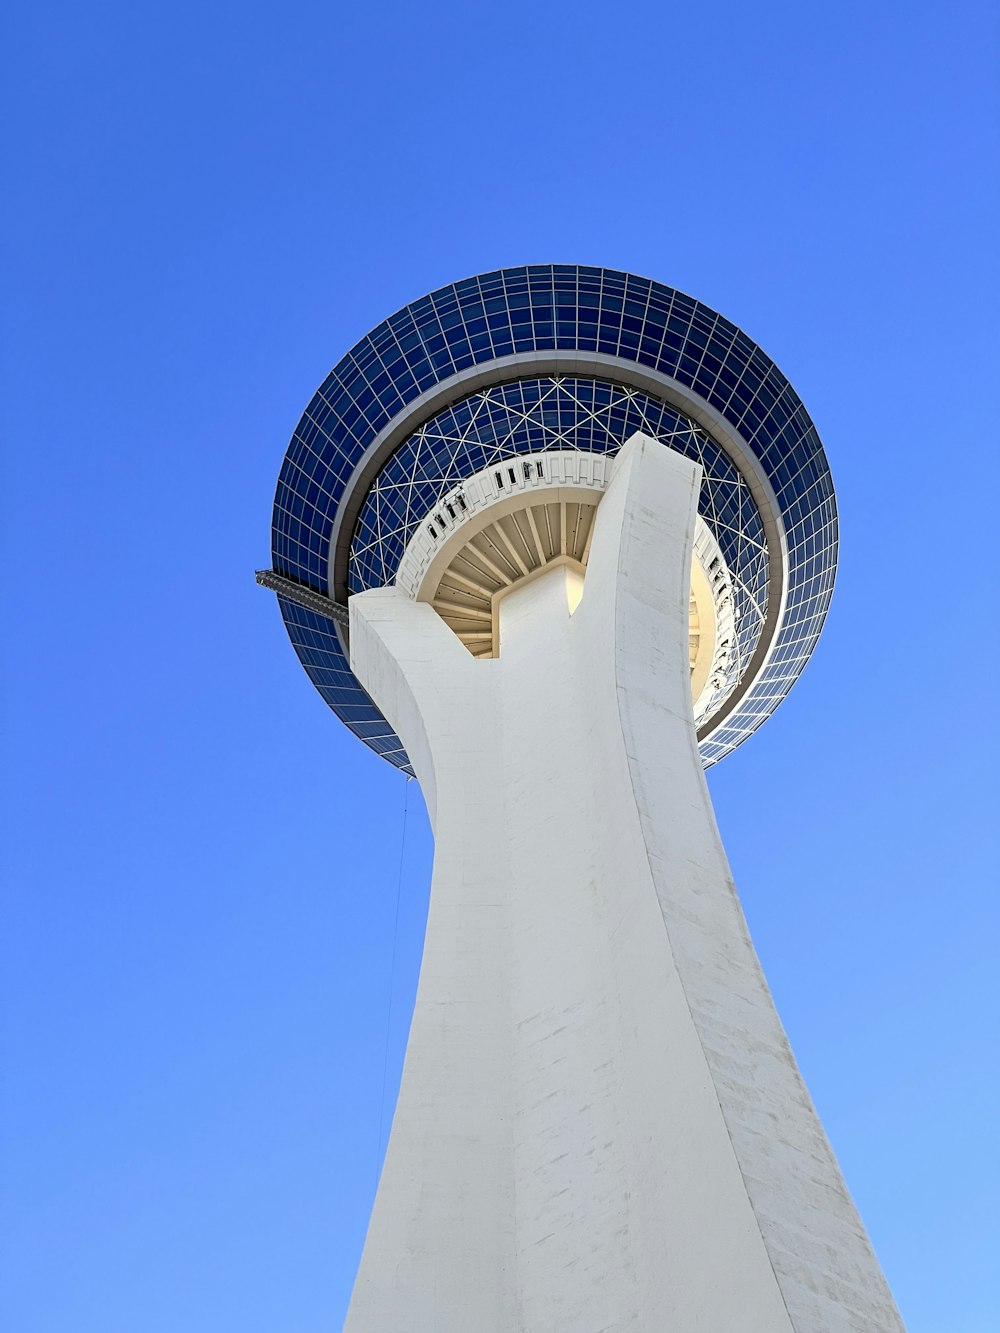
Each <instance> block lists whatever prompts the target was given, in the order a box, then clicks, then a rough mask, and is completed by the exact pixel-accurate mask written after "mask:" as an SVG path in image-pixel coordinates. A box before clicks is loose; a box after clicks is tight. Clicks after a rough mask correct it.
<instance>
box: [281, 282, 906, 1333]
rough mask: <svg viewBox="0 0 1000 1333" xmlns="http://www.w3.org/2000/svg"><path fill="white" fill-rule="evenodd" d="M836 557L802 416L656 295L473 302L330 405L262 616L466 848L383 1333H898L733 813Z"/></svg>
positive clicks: (582, 289) (533, 290) (369, 1323)
mask: <svg viewBox="0 0 1000 1333" xmlns="http://www.w3.org/2000/svg"><path fill="white" fill-rule="evenodd" d="M836 549H837V520H836V505H835V499H834V492H833V484H832V481H831V478H830V472H829V468H828V466H827V462H826V458H825V455H824V453H823V449H822V447H821V445H820V442H819V439H818V437H817V434H816V431H815V429H814V427H813V425H812V422H811V421H810V419H809V417H808V415H807V413H806V411H805V409H804V408H803V406H802V404H801V403H800V401H799V399H798V398H797V396H796V395H795V393H794V392H793V390H792V388H791V386H790V385H789V384H788V382H787V380H786V379H785V378H784V377H783V376H782V375H781V374H780V372H779V371H778V370H777V368H776V367H775V366H774V364H773V363H772V362H771V361H770V360H769V359H768V358H767V357H766V356H765V355H764V354H763V352H761V350H760V349H759V348H758V347H756V346H755V345H754V344H753V343H752V342H751V341H750V340H749V339H748V338H747V337H746V336H745V335H744V334H743V333H741V332H740V330H739V329H737V328H736V327H735V326H734V325H733V324H731V323H729V322H728V321H727V320H725V319H723V318H722V317H721V316H720V315H717V314H716V313H715V312H713V311H711V310H709V309H707V308H706V307H705V306H702V305H700V304H699V303H698V302H696V301H694V300H692V299H691V298H690V297H687V296H684V295H682V294H681V293H679V292H676V291H674V290H672V289H670V288H668V287H663V286H661V285H659V284H657V283H654V282H650V281H648V280H646V279H642V278H636V277H633V276H631V275H628V274H624V273H617V272H613V271H611V270H607V269H597V268H579V267H574V266H563V265H555V266H539V267H529V268H519V269H505V270H500V271H497V272H494V273H488V274H484V275H481V276H479V277H476V278H471V279H468V280H466V281H464V282H459V283H456V284H455V285H453V286H450V287H446V288H442V289H441V290H440V291H437V292H434V293H432V294H431V295H429V296H427V297H424V298H423V299H422V300H420V301H417V302H415V303H414V304H413V305H410V306H408V307H406V309H404V310H402V311H400V312H399V313H398V314H396V315H394V316H393V317H392V318H391V319H389V320H387V321H386V322H385V323H383V324H381V325H380V326H379V327H378V328H377V329H375V330H374V331H373V332H372V333H371V334H369V335H368V336H367V337H366V338H364V339H362V341H361V342H360V343H358V344H357V346H356V347H355V348H353V349H352V351H351V352H349V353H348V354H347V356H345V357H344V359H343V360H342V361H341V362H340V363H339V364H338V365H337V366H336V367H335V369H334V370H333V371H332V372H331V374H330V375H329V377H328V378H327V380H326V381H325V382H324V384H323V385H322V387H321V388H320V389H319V391H318V392H317V394H316V395H315V397H314V399H313V400H312V402H311V403H310V404H309V407H308V408H307V409H306V412H305V414H304V415H303V417H302V420H301V421H300V423H299V426H298V428H297V429H296V432H295V434H294V436H293V437H292V441H291V444H290V445H289V449H288V453H287V455H286V457H285V461H284V465H283V467H282V470H281V475H280V478H279V481H278V488H277V493H276V496H275V505H274V523H273V539H272V569H271V570H268V571H261V572H260V573H259V574H258V580H259V581H260V582H261V583H263V584H265V585H266V586H268V587H271V588H273V589H274V590H275V591H276V592H277V594H278V600H279V604H280V607H281V612H282V615H283V617H284V620H285V624H286V627H287V629H288V632H289V635H290V637H291V639H292V643H293V645H294V647H295V650H296V652H297V653H298V655H299V658H300V660H301V661H302V663H303V666H304V667H305V668H306V671H307V672H308V674H309V676H310V678H311V679H312V681H313V683H314V684H315V685H316V687H317V688H318V689H319V690H320V692H321V694H322V695H323V697H324V698H325V699H326V700H327V702H328V703H329V704H330V706H331V707H332V708H333V709H334V711H335V712H336V713H337V714H338V716H339V717H340V718H341V719H342V720H343V721H344V722H345V723H346V725H347V726H348V727H350V728H351V730H352V731H354V732H355V734H357V735H358V736H359V737H360V738H361V739H362V740H364V741H365V743H366V744H368V745H369V746H371V747H372V748H373V749H374V750H375V751H376V752H377V753H379V754H381V755H383V756H384V757H385V758H386V759H387V760H388V761H389V762H391V763H393V764H395V765H396V766H398V767H399V768H401V769H403V770H404V771H405V772H407V773H409V774H413V775H415V776H416V777H417V778H418V779H419V781H420V783H421V787H422V789H423V792H424V796H425V800H426V803H427V808H428V812H429V814H430V818H431V823H432V825H433V828H434V835H435V861H434V872H433V881H432V889H431V902H430V909H429V915H428V924H427V937H426V944H425V949H424V958H423V963H422V967H421V974H420V982H419V987H418V992H417V1000H416V1006H415V1010H414V1015H413V1022H412V1027H411V1031H410V1039H409V1044H408V1047H407V1054H406V1060H405V1064H404V1070H403V1078H402V1083H401V1086H400V1093H399V1101H398V1104H397V1109H396V1115H395V1118H394V1122H393V1126H392V1132H391V1135H390V1139H389V1145H388V1149H387V1153H386V1160H385V1165H384V1168H383V1173H382V1178H381V1181H380V1184H379V1189H378V1193H377V1197H376V1201H375V1205H374V1209H373V1213H372V1219H371V1223H370V1226H369V1230H368V1236H367V1240H366V1243H365V1249H364V1254H363V1257H362V1261H361V1267H360V1270H359V1273H358V1278H357V1281H356V1283H355V1288H354V1294H353V1297H352V1302H351V1307H350V1311H349V1314H348V1318H347V1323H346V1325H345V1328H346V1329H347V1330H349V1333H402V1331H404V1330H405V1333H556V1331H562V1330H565V1331H566V1333H606V1331H607V1330H612V1329H614V1330H618V1329H621V1330H625V1329H630V1330H636V1331H637V1333H663V1330H667V1329H676V1330H678V1333H693V1330H696V1329H705V1330H706V1333H723V1330H733V1331H734V1333H735V1331H736V1330H739V1333H781V1331H786V1333H787V1331H791V1330H794V1331H795V1333H807V1331H808V1333H820V1331H822V1333H826V1331H827V1330H829V1331H830V1333H840V1331H841V1330H844V1331H845V1333H846V1331H847V1330H857V1333H862V1330H864V1331H865V1333H869V1331H870V1330H876V1329H877V1330H894V1329H901V1328H902V1323H901V1321H900V1318H899V1314H898V1312H897V1311H896V1308H895V1305H894V1303H893V1300H892V1297H891V1295H890V1293H889V1290H888V1287H887V1285H886V1283H885V1279H884V1277H883V1276H882V1273H881V1271H880V1269H879V1266H878V1263H877V1260H876V1259H875V1256H874V1254H873V1252H872V1249H871V1246H870V1243H869V1241H868V1238H867V1236H866V1233H865V1231H864V1228H863V1226H862V1224H861V1222H860V1219H859V1218H858V1215H857V1213H856V1210H855V1208H854V1205H853V1203H852V1201H851V1198H850V1195H849V1193H848V1191H847V1188H846V1186H845V1184H844V1182H843V1179H842V1177H841V1175H840V1171H839V1169H838V1167H837V1164H836V1161H835V1159H834V1156H833V1154H832V1151H831V1149H830V1146H829V1144H828V1142H827V1139H826V1137H825V1135H824V1133H823V1130H822V1127H821V1125H820V1123H819V1120H818V1118H817V1116H816V1113H815V1111H814V1109H813V1106H812V1103H811V1101H810V1099H809V1095H808V1093H807V1091H806V1089H805V1087H804V1084H803V1082H802V1079H801V1075H800V1074H799V1071H798V1068H797V1066H796V1064H795V1061H794V1058H793V1056H792V1053H791V1050H790V1048H789V1045H788V1041H787V1038H786V1037H785V1034H784V1031H783V1029H782V1027H781V1023H780V1020H779V1019H778V1017H777V1014H776V1012H775V1010H774V1007H773V1004H772V1001H771V998H770V994H769V991H768V989H767V985H766V982H765V980H764V978H763V975H762V973H761V970H760V965H759V963H758V961H757V958H756V954H755V953H754V949H753V945H752V943H751V941H750V937H749V934H748V932H747V928H746V923H745V920H744V918H743V914H742V910H741V908H740V905H739V902H738V899H737V897H736V894H735V890H734V888H733V884H732V880H731V876H730V873H729V869H728V865H727V863H726V858H725V853H724V851H723V848H722V844H721V841H720V839H719V834H718V830H717V828H716V824H715V819H714V815H713V812H712V807H711V802H710V798H709V794H708V789H707V785H706V783H705V778H704V769H705V768H706V767H708V766H710V765H711V764H713V763H716V762H718V760H720V759H721V758H723V757H724V756H725V755H726V754H728V753H729V752H730V751H731V750H732V749H734V748H735V747H736V746H737V745H739V744H741V743H742V741H744V740H745V739H746V738H747V737H748V736H749V735H750V734H751V733H752V732H753V731H754V730H756V728H757V727H758V726H760V725H761V723H762V722H763V721H764V720H765V719H766V718H767V717H768V716H769V715H770V714H771V712H773V710H774V709H775V708H776V707H777V705H778V704H779V703H780V702H781V700H782V699H783V698H784V697H785V695H786V694H787V693H788V691H789V689H790V688H791V686H792V684H793V683H794V681H795V680H796V678H797V677H798V675H799V674H800V672H801V671H802V668H803V667H804V665H805V662H806V660H807V659H808V657H809V654H810V653H811V651H812V649H813V647H814V645H815V643H816V640H817V638H818V635H819V632H820V629H821V627H822V624H823V620H824V617H825V615H826V611H827V608H828V605H829V601H830V596H831V593H832V589H833V581H834V574H835V566H836Z"/></svg>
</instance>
